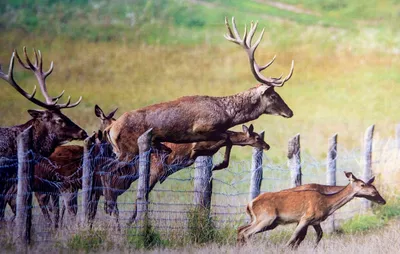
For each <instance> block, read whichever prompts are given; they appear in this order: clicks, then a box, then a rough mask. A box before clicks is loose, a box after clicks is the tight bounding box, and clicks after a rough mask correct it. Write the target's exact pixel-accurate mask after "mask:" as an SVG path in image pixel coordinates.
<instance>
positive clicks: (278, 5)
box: [255, 0, 321, 16]
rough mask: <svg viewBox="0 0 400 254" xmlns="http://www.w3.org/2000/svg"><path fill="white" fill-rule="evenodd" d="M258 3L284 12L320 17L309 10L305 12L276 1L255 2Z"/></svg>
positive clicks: (257, 0) (259, 0)
mask: <svg viewBox="0 0 400 254" xmlns="http://www.w3.org/2000/svg"><path fill="white" fill-rule="evenodd" d="M255 1H256V2H258V3H263V4H268V5H270V6H273V7H275V8H278V9H281V10H286V11H291V12H295V13H302V14H308V15H314V16H321V14H319V13H317V12H314V11H311V10H306V9H303V8H300V7H297V6H294V5H291V4H286V3H282V2H278V1H269V0H255Z"/></svg>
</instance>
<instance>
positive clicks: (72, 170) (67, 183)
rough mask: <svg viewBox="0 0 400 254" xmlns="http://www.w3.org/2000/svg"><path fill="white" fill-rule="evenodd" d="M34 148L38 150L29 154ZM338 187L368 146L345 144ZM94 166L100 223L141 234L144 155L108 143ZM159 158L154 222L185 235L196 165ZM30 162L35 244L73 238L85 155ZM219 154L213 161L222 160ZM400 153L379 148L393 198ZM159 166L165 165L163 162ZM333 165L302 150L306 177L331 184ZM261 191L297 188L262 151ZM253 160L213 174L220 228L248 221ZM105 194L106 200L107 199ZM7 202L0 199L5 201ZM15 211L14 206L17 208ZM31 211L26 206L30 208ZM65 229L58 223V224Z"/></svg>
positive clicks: (347, 214) (4, 233)
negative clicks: (128, 154)
mask: <svg viewBox="0 0 400 254" xmlns="http://www.w3.org/2000/svg"><path fill="white" fill-rule="evenodd" d="M30 153H32V152H31V151H30ZM337 153H338V156H337V161H336V163H337V173H336V175H337V185H343V186H344V185H346V184H347V183H348V180H347V179H346V178H345V177H344V174H343V172H344V171H351V172H353V173H354V175H356V176H357V177H359V178H361V176H362V175H363V174H362V172H363V166H364V165H363V154H362V151H361V149H354V150H346V149H344V148H343V147H341V146H340V144H339V145H338V151H337ZM90 155H91V156H90V167H92V168H93V169H94V176H93V190H94V191H93V195H94V198H93V200H92V202H91V207H92V209H91V210H90V212H91V213H92V216H93V224H92V225H93V227H95V228H102V229H104V230H107V231H109V232H112V235H113V237H119V238H120V237H127V236H128V235H132V234H133V235H134V234H140V230H137V226H135V223H133V225H128V222H129V221H130V219H131V217H132V216H133V209H134V204H135V200H136V196H137V181H136V180H137V179H138V178H139V173H138V165H137V162H138V160H134V161H132V162H129V163H126V162H120V161H118V160H116V159H115V158H114V156H113V155H112V153H111V152H110V149H109V147H108V146H107V145H99V146H97V147H96V148H93V149H92V150H91V151H90ZM153 156H159V160H158V161H154V160H153V159H152V163H153V164H152V168H157V169H162V170H163V172H162V174H161V173H160V172H158V171H157V170H155V169H152V170H151V173H150V174H151V175H150V178H151V179H152V178H154V179H161V183H160V182H159V181H158V182H157V184H155V186H154V189H153V190H152V191H151V192H150V195H149V210H148V212H149V220H150V223H151V225H152V227H153V228H154V229H156V230H157V231H158V232H159V233H160V235H161V236H162V237H163V238H166V239H179V238H182V237H184V236H185V235H186V234H187V231H188V230H190V226H191V225H190V223H189V219H190V216H191V213H193V212H194V207H195V203H194V196H195V194H196V193H195V191H194V182H195V181H196V176H195V170H196V169H195V167H194V165H191V166H189V167H186V168H182V167H183V166H182V164H184V162H182V161H174V162H173V163H171V164H169V165H166V164H165V158H164V157H162V155H160V154H157V153H155V155H153ZM31 158H33V159H32V160H31V161H30V162H29V163H33V164H34V165H35V178H34V181H33V182H34V184H33V189H34V194H35V198H34V202H33V205H32V236H33V239H32V241H33V242H43V243H49V244H57V243H59V242H63V241H68V239H69V238H70V237H71V235H73V234H74V233H75V232H77V230H78V229H79V228H81V225H82V219H81V218H82V217H84V216H83V214H82V195H83V192H82V181H83V180H84V179H82V160H83V155H82V154H81V155H79V156H74V157H73V158H72V159H71V158H63V159H64V160H63V164H62V167H61V166H60V164H59V163H60V162H59V161H58V162H57V161H54V160H51V159H48V158H43V157H41V156H39V155H37V154H33V153H32V156H31ZM222 159H223V155H222V154H220V153H218V154H216V155H215V156H214V158H213V161H214V163H215V162H219V161H222ZM399 160H400V150H399V148H398V147H397V145H396V141H395V140H393V139H388V140H380V141H377V142H375V143H374V147H373V161H372V166H373V172H374V174H375V175H376V176H377V180H376V182H375V185H376V186H377V187H378V189H379V191H380V192H381V193H382V195H383V196H384V197H385V198H387V199H389V198H392V197H397V186H398V184H399V183H400V170H399V167H398V165H399ZM157 163H158V164H157ZM17 167H18V160H17V158H0V186H1V193H0V197H1V198H2V199H3V200H4V202H5V206H4V204H2V207H0V215H1V216H2V218H0V219H1V220H2V222H1V223H0V227H2V228H3V229H1V230H0V238H7V237H10V232H12V228H13V225H14V224H13V223H14V222H13V218H14V215H15V200H16V196H17V187H16V186H17V185H16V183H17V181H18V177H17ZM326 167H327V162H326V161H325V160H323V159H317V158H315V157H313V156H311V155H309V154H307V153H304V152H302V153H301V168H302V182H303V184H304V183H320V184H325V183H326V173H327V172H326ZM262 170H263V177H262V179H261V180H262V185H261V192H274V191H280V190H283V189H287V188H290V187H291V172H290V170H289V169H288V166H287V163H286V162H282V163H277V162H274V161H272V160H271V159H270V158H269V157H268V154H265V153H264V155H263V164H262ZM250 180H251V160H250V159H249V160H246V161H231V162H230V165H229V167H228V168H226V169H224V170H220V171H215V172H214V173H213V176H212V199H211V209H210V216H211V218H212V221H213V223H214V225H215V227H216V228H217V229H224V228H227V227H230V228H237V227H238V226H240V225H242V224H244V223H246V222H247V221H248V220H249V218H248V217H247V216H246V214H245V206H246V204H247V203H248V202H249V195H250V191H249V186H250ZM105 196H107V198H106V199H105ZM0 204H1V202H0ZM11 208H13V209H11ZM24 209H26V207H25V208H24ZM361 211H362V206H361V202H360V199H357V198H356V199H355V200H353V201H351V202H350V203H349V204H347V205H345V206H344V207H343V208H341V209H340V210H339V211H337V212H336V213H335V219H336V220H337V224H340V223H341V222H343V221H345V220H347V219H349V218H351V217H353V216H354V215H355V214H358V213H360V212H361ZM56 227H58V228H56Z"/></svg>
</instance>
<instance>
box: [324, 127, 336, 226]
mask: <svg viewBox="0 0 400 254" xmlns="http://www.w3.org/2000/svg"><path fill="white" fill-rule="evenodd" d="M337 137H338V134H335V135H333V137H331V138H330V139H329V140H328V144H329V147H328V156H327V158H326V183H327V185H331V186H335V185H336V159H337ZM327 225H328V228H327V230H328V232H334V231H335V214H332V215H331V216H329V217H328V220H327Z"/></svg>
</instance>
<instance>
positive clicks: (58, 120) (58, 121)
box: [55, 118, 64, 125]
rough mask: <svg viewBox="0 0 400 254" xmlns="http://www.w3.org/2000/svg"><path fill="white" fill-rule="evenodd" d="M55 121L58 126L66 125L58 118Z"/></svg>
mask: <svg viewBox="0 0 400 254" xmlns="http://www.w3.org/2000/svg"><path fill="white" fill-rule="evenodd" d="M55 121H56V124H59V125H63V124H64V121H63V120H62V119H61V118H58V119H56V120H55Z"/></svg>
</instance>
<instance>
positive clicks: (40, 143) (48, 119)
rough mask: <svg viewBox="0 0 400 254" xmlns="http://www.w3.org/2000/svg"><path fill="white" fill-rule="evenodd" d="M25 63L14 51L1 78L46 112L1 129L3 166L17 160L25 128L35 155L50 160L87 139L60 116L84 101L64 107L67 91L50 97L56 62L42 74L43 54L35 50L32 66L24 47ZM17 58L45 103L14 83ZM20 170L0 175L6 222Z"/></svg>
mask: <svg viewBox="0 0 400 254" xmlns="http://www.w3.org/2000/svg"><path fill="white" fill-rule="evenodd" d="M23 51H24V56H25V61H26V63H25V62H23V61H22V59H21V58H20V57H19V55H18V53H17V51H16V50H14V52H13V54H12V56H11V60H10V65H9V69H8V73H7V74H6V73H4V72H3V70H2V69H1V66H0V78H1V79H3V80H5V81H6V82H7V83H8V84H10V85H11V86H12V87H13V88H14V89H15V90H17V92H18V93H20V94H21V95H22V96H24V97H25V98H26V99H28V100H29V101H31V102H33V103H34V104H36V105H37V106H40V107H42V108H44V109H45V110H44V111H43V110H28V113H29V114H30V115H31V117H32V119H31V120H29V121H28V122H26V123H24V124H22V125H17V126H13V127H6V128H0V164H2V161H4V160H7V159H11V158H16V156H17V136H18V135H19V134H20V133H21V132H22V131H24V130H25V129H26V128H28V127H30V126H32V132H33V140H32V148H33V151H34V152H35V153H36V154H40V156H44V157H48V156H50V154H51V153H52V152H53V151H54V149H55V148H56V147H57V146H59V145H61V144H63V143H65V142H68V141H72V140H83V139H85V138H86V137H87V134H86V132H85V131H84V130H83V129H82V128H80V127H79V126H78V125H76V124H75V123H74V122H72V121H71V119H69V118H68V117H67V116H65V115H64V114H62V113H61V110H62V109H68V108H73V107H76V106H77V105H78V104H79V103H80V102H81V100H82V97H80V98H79V100H78V101H77V102H75V103H71V97H68V100H67V102H66V103H64V104H58V101H59V99H60V98H61V97H62V96H63V94H64V91H63V92H61V94H60V95H58V96H56V97H51V96H50V95H49V94H48V92H47V86H46V78H47V77H48V76H49V75H50V74H51V73H52V71H53V62H51V64H50V68H49V70H48V71H46V72H43V60H42V55H41V53H40V51H39V50H38V51H36V50H34V55H35V63H34V64H33V63H32V62H31V60H30V59H29V57H28V54H27V52H26V48H25V47H24V49H23ZM15 57H17V60H18V62H19V63H20V64H21V66H22V67H23V68H25V69H27V70H30V71H32V72H33V73H34V74H35V76H36V79H37V81H38V83H39V87H40V91H41V93H42V95H43V97H44V99H45V101H41V100H39V99H37V98H35V95H36V86H35V88H34V89H33V92H32V94H29V93H27V92H26V91H25V90H24V89H23V88H21V87H20V86H19V85H18V83H17V82H16V81H15V79H14V60H15ZM16 173H17V168H16V167H15V166H11V167H10V168H7V169H5V168H4V167H2V170H1V171H0V220H2V219H3V218H4V210H5V206H6V203H5V198H7V197H5V194H6V193H7V192H8V191H9V189H10V188H12V186H13V185H15V184H16V181H15V180H12V179H15V178H16Z"/></svg>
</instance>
